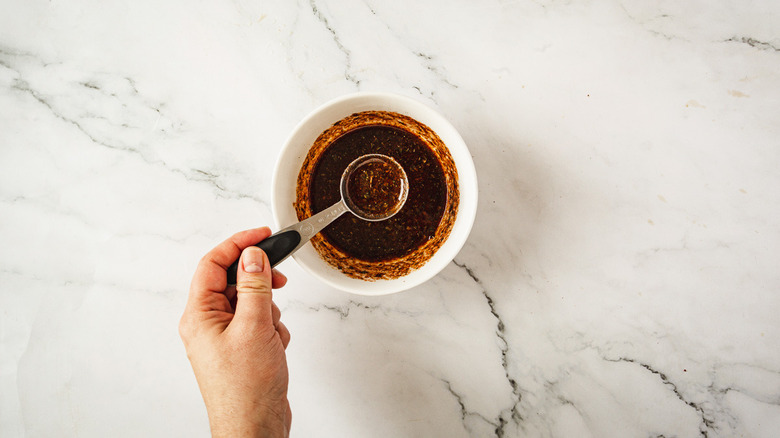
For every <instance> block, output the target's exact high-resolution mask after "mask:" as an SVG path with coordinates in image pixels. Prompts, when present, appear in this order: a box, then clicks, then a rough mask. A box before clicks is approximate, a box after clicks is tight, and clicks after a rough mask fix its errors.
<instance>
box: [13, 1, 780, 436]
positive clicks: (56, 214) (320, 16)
mask: <svg viewBox="0 0 780 438" xmlns="http://www.w3.org/2000/svg"><path fill="white" fill-rule="evenodd" d="M3 12H4V13H3V14H0V242H1V243H2V248H3V251H2V261H1V265H0V267H1V269H0V308H2V316H1V317H0V329H1V331H0V342H1V344H0V345H1V348H2V350H0V435H2V436H3V437H16V436H28V437H50V436H62V437H66V436H74V437H75V436H78V437H103V436H128V437H136V436H166V437H167V436H182V437H184V436H187V437H205V436H208V421H207V418H206V412H205V408H204V407H203V404H202V400H201V397H200V394H199V392H198V389H197V386H196V383H195V379H194V377H193V375H192V371H191V369H190V365H189V362H188V361H187V358H186V356H185V353H184V349H183V347H182V344H181V342H180V340H179V337H178V333H177V323H178V319H179V317H180V315H181V312H182V309H183V306H184V303H185V300H186V294H187V290H188V287H189V281H190V279H191V276H192V273H193V271H194V269H195V265H196V263H197V261H198V259H199V258H200V257H201V256H202V255H203V254H204V253H205V252H206V251H208V250H209V249H210V248H212V247H213V246H214V245H216V244H217V243H218V242H220V241H222V240H224V239H225V238H226V237H227V236H229V235H230V234H232V233H234V232H236V231H239V230H242V229H247V228H252V227H255V226H259V225H264V224H272V213H271V211H270V199H271V194H270V181H271V174H272V170H273V166H274V161H275V159H276V156H277V154H278V152H279V149H280V147H281V145H282V143H283V142H284V139H285V138H286V136H287V135H288V134H289V132H290V131H291V129H292V128H293V126H295V125H296V124H297V122H298V121H299V120H300V119H301V118H302V117H304V116H305V115H306V114H307V113H308V112H309V111H311V110H312V109H314V108H315V107H317V106H319V105H320V104H322V103H324V102H325V101H327V100H329V99H331V98H334V97H337V96H340V95H344V94H347V93H351V92H355V91H361V90H362V91H386V92H393V93H398V94H402V95H406V96H410V97H413V98H416V99H418V100H420V101H422V102H423V103H426V104H428V105H430V106H431V107H433V108H435V109H436V110H438V111H440V112H441V113H442V114H444V115H445V116H446V117H447V118H448V119H449V120H450V121H451V122H452V123H453V125H454V126H455V127H456V128H457V129H458V130H459V131H460V133H461V134H462V136H463V137H464V139H465V141H466V143H467V144H468V146H469V149H470V151H471V153H472V155H473V158H474V163H475V166H476V169H477V174H478V177H479V185H480V191H479V196H480V200H479V211H478V213H477V218H476V222H475V224H474V228H473V230H472V233H471V235H470V238H469V240H468V241H467V243H466V245H465V246H464V248H463V249H462V250H461V252H460V253H459V254H458V255H457V257H456V258H455V260H454V261H453V262H452V263H451V264H449V265H448V266H447V267H446V268H445V269H444V270H443V271H442V272H441V273H440V274H439V275H438V276H436V277H435V278H433V279H432V280H430V281H428V282H426V283H425V284H423V285H421V286H418V287H416V288H414V289H412V290H409V291H407V292H403V293H399V294H395V295H390V296H384V297H363V296H358V295H352V294H348V293H345V292H340V291H337V290H334V289H331V288H329V287H327V286H325V285H323V284H321V283H319V282H318V281H317V280H316V279H314V278H313V277H311V276H310V275H309V274H308V273H306V272H304V271H303V270H302V269H301V268H300V267H298V266H297V265H296V262H295V261H293V260H289V261H286V262H284V263H283V264H282V265H280V269H281V270H282V271H283V272H285V273H286V274H287V275H288V277H289V278H290V281H289V284H288V286H287V287H285V288H284V289H282V290H281V291H279V292H278V293H277V294H276V301H277V303H278V305H279V307H280V308H281V309H282V318H283V321H284V322H285V323H286V324H287V326H288V327H289V329H290V331H291V332H292V342H291V344H290V347H289V349H288V361H289V367H290V375H291V381H290V392H289V398H290V401H291V405H292V410H293V426H292V436H294V437H310V436H322V437H325V436H333V437H369V436H370V437H407V436H408V437H466V436H473V437H490V436H496V437H518V436H524V437H588V436H591V437H606V436H619V437H648V436H652V437H656V436H666V437H669V436H679V437H698V436H703V437H710V438H712V437H733V436H750V437H771V436H776V434H777V431H778V430H780V318H779V317H778V315H780V269H778V261H780V196H779V195H780V171H779V170H780V27H778V23H780V3H778V2H773V1H770V0H757V1H755V2H748V3H746V2H743V1H737V0H718V1H715V2H705V3H702V2H682V3H680V2H645V1H639V0H623V1H620V0H607V1H583V2H568V1H548V0H541V1H498V0H490V1H485V2H476V1H462V0H456V1H448V2H445V1H440V0H436V1H430V2H418V1H408V0H404V1H380V0H365V1H353V0H347V1H336V0H329V1H326V0H301V1H298V2H259V1H249V0H233V1H221V2H191V1H183V0H173V1H167V2H158V1H154V2H153V1H145V0H142V1H134V2H116V1H105V2H88V1H84V0H77V1H70V2H62V1H43V0H30V1H23V0H16V1H14V0H10V1H6V2H4V7H3Z"/></svg>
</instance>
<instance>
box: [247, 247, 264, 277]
mask: <svg viewBox="0 0 780 438" xmlns="http://www.w3.org/2000/svg"><path fill="white" fill-rule="evenodd" d="M244 272H249V273H253V274H254V273H257V272H263V251H262V250H261V249H260V248H257V247H255V246H250V247H249V248H247V249H245V250H244Z"/></svg>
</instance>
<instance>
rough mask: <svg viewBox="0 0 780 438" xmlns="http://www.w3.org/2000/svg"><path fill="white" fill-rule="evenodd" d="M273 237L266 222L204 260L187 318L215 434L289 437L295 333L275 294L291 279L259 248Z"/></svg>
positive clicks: (183, 330) (189, 344)
mask: <svg viewBox="0 0 780 438" xmlns="http://www.w3.org/2000/svg"><path fill="white" fill-rule="evenodd" d="M270 235H271V231H270V230H269V229H268V228H266V227H264V228H257V229H253V230H247V231H243V232H240V233H237V234H235V235H233V236H232V237H231V238H230V239H228V240H226V241H224V242H222V243H221V244H219V245H218V246H217V247H216V248H214V249H213V250H211V251H210V252H209V253H208V254H206V255H205V256H204V257H203V258H202V259H201V261H200V263H199V264H198V268H197V270H196V271H195V275H194V277H193V279H192V284H191V286H190V295H189V299H188V300H187V305H186V307H185V309H184V314H183V315H182V317H181V321H180V322H179V334H180V336H181V338H182V341H183V342H184V347H185V349H186V350H187V356H188V358H189V359H190V363H191V364H192V369H193V371H194V373H195V378H196V380H197V381H198V386H199V387H200V392H201V394H202V395H203V401H204V403H205V404H206V410H207V411H208V415H209V424H210V426H211V433H212V436H214V437H228V436H229V437H249V436H252V437H255V436H266V437H271V436H272V437H276V436H287V434H288V433H289V430H290V420H291V412H290V404H289V403H288V401H287V382H288V374H287V359H286V356H285V352H284V351H285V349H286V348H287V344H288V343H289V342H290V332H289V331H287V327H285V326H284V324H282V323H281V322H280V321H279V318H280V316H281V313H280V311H279V308H278V307H276V305H275V304H274V303H273V301H272V300H271V298H272V292H271V290H272V288H273V289H277V288H280V287H282V286H284V284H285V283H286V282H287V278H285V276H284V275H282V274H281V273H280V272H278V271H276V270H275V269H271V266H270V263H269V262H268V257H267V256H266V255H265V253H264V252H263V251H262V250H261V249H260V248H257V247H255V246H251V245H254V244H256V243H257V242H259V241H261V240H263V239H265V238H267V237H268V236H270ZM239 255H240V256H241V260H239V269H238V275H237V281H236V285H235V286H232V285H231V286H228V285H227V273H226V271H227V268H228V267H229V266H230V264H231V263H233V261H234V260H236V258H238V257H239Z"/></svg>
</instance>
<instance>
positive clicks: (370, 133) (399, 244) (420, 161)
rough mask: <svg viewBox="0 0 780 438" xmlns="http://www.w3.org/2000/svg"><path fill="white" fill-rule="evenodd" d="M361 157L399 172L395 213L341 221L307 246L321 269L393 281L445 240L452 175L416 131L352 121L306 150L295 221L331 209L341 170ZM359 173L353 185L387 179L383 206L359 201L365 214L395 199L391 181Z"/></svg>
mask: <svg viewBox="0 0 780 438" xmlns="http://www.w3.org/2000/svg"><path fill="white" fill-rule="evenodd" d="M365 154H383V155H387V156H389V157H392V158H393V159H394V160H395V161H396V162H398V163H399V164H400V165H401V167H402V168H403V170H404V172H405V173H406V176H407V180H408V194H407V199H406V202H405V203H404V204H403V207H402V208H401V209H400V210H399V211H398V212H397V213H396V214H395V215H394V216H393V217H391V218H389V219H386V220H383V221H377V222H369V221H365V220H361V219H359V218H357V217H356V216H354V215H352V214H345V215H343V216H342V217H340V218H339V219H337V220H336V221H334V222H333V223H332V224H331V225H329V226H328V227H327V228H325V229H324V230H323V231H322V232H321V233H319V234H318V235H316V236H314V238H312V240H311V242H312V245H313V246H314V248H315V249H316V250H317V252H318V253H319V254H320V256H321V257H322V258H323V259H324V260H325V261H326V262H328V263H329V264H331V265H332V266H334V267H336V268H337V269H339V270H341V271H342V272H343V273H344V274H346V275H348V276H350V277H353V278H358V279H362V280H376V279H393V278H398V277H401V276H403V275H406V274H408V273H409V272H411V271H412V270H414V269H416V268H418V267H420V266H422V265H423V264H425V262H427V261H428V260H429V259H430V258H431V257H432V256H433V254H434V253H435V252H436V250H437V249H439V248H440V247H441V245H442V244H443V243H444V241H445V240H446V239H447V237H448V236H449V234H450V231H451V230H452V227H453V225H454V222H455V216H456V214H457V207H458V185H457V179H458V178H457V170H456V168H455V164H454V161H453V159H452V157H451V156H450V153H449V151H448V150H447V148H446V146H445V145H444V143H443V142H442V141H441V139H440V138H439V137H438V135H436V133H435V132H433V131H432V130H431V129H430V128H428V127H427V126H425V125H424V124H422V123H420V122H418V121H416V120H414V119H412V118H410V117H407V116H404V115H401V114H398V113H392V112H387V111H366V112H361V113H356V114H353V115H351V116H348V117H346V118H344V119H342V120H340V121H338V122H337V123H335V124H334V125H333V126H331V127H330V128H328V129H327V130H325V131H324V132H323V133H322V134H321V135H320V136H319V137H318V138H317V140H316V141H315V142H314V144H313V145H312V147H311V148H310V150H309V153H308V154H307V156H306V158H305V159H304V163H303V165H302V166H301V171H300V173H299V175H298V182H297V187H296V202H295V209H296V213H297V215H298V218H299V219H301V220H302V219H305V218H307V217H310V216H311V215H313V214H315V213H318V212H319V211H322V210H324V209H325V208H327V207H329V206H330V205H332V204H333V203H335V202H336V201H338V198H339V196H340V191H339V182H340V179H341V175H342V173H343V172H344V169H345V168H346V167H347V166H348V165H349V163H350V162H352V161H353V160H354V159H355V158H357V157H359V156H361V155H365ZM365 170H366V172H363V173H358V172H356V173H355V175H354V177H355V179H356V180H355V181H353V183H354V184H365V183H368V184H370V178H371V175H372V174H373V175H374V177H377V175H379V178H380V179H384V178H385V177H386V178H387V180H386V181H384V182H383V183H382V184H383V187H385V188H386V189H387V190H386V191H385V192H386V193H387V199H383V200H382V201H380V202H378V203H376V202H374V201H376V200H373V201H371V200H366V205H365V207H366V208H367V209H372V208H374V209H382V208H387V207H388V206H389V204H391V203H392V202H393V199H391V198H393V196H394V195H393V194H394V193H395V194H397V193H398V191H397V188H394V186H393V184H394V180H395V181H397V178H395V177H394V176H393V175H392V172H389V173H388V172H385V173H383V172H382V169H379V168H367V169H365ZM366 176H368V179H367V180H366V179H364V178H366ZM374 182H376V181H374ZM380 193H381V191H380ZM382 196H383V195H380V197H382ZM383 204H388V205H384V206H383Z"/></svg>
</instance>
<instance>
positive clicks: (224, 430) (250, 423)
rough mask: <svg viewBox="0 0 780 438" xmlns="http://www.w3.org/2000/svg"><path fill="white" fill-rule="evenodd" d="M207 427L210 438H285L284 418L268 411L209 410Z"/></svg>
mask: <svg viewBox="0 0 780 438" xmlns="http://www.w3.org/2000/svg"><path fill="white" fill-rule="evenodd" d="M209 426H210V428H211V436H212V438H234V437H238V438H244V437H246V438H249V437H252V438H254V437H257V438H276V437H282V438H286V437H287V436H288V433H289V431H288V430H287V427H286V423H285V421H284V417H283V416H281V415H277V414H276V413H275V412H273V411H272V410H270V409H257V410H254V411H253V412H250V413H243V414H242V413H239V412H237V411H235V410H232V409H230V410H216V411H215V412H213V413H212V411H211V410H209Z"/></svg>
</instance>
